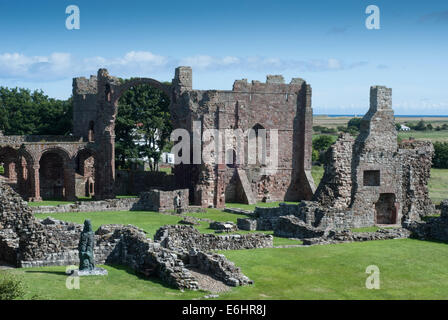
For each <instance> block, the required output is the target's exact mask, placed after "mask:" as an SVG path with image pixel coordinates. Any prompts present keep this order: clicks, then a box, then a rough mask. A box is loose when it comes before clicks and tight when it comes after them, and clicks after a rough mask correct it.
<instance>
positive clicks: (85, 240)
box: [78, 219, 95, 270]
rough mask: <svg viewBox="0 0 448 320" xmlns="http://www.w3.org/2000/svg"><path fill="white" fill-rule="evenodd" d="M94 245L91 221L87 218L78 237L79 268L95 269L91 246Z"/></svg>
mask: <svg viewBox="0 0 448 320" xmlns="http://www.w3.org/2000/svg"><path fill="white" fill-rule="evenodd" d="M94 247H95V234H94V233H93V230H92V223H91V222H90V220H89V219H87V220H86V221H84V230H82V233H81V237H80V238H79V245H78V250H79V270H93V269H95V261H94V258H93V248H94Z"/></svg>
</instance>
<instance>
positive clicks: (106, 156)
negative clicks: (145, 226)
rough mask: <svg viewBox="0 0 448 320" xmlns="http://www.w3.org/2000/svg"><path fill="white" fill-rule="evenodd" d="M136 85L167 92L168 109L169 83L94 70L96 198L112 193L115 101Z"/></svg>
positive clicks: (102, 197)
mask: <svg viewBox="0 0 448 320" xmlns="http://www.w3.org/2000/svg"><path fill="white" fill-rule="evenodd" d="M139 85H149V86H151V87H154V88H156V89H158V90H161V91H162V92H163V93H164V94H166V95H167V96H168V99H169V102H170V105H169V109H170V110H171V105H172V103H173V92H172V86H171V85H166V84H163V83H161V82H159V81H157V80H154V79H151V78H133V79H130V80H127V81H125V82H124V83H123V82H122V81H120V80H118V79H117V78H114V77H111V76H109V74H108V72H107V70H105V69H100V70H99V71H98V94H97V107H98V108H99V110H100V112H99V114H98V119H97V123H96V125H95V127H96V128H98V130H97V131H96V132H95V143H96V147H97V151H98V157H97V159H96V160H97V161H98V168H99V170H98V172H97V177H96V181H95V184H96V186H97V188H96V191H95V198H96V199H110V198H114V197H115V188H114V186H115V120H116V118H117V114H118V102H119V99H120V98H121V96H122V95H123V94H124V93H125V92H126V91H127V90H129V89H130V88H132V87H134V86H139Z"/></svg>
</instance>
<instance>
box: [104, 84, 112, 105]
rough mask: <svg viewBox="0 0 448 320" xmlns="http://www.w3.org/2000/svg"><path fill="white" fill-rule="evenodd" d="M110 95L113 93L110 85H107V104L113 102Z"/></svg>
mask: <svg viewBox="0 0 448 320" xmlns="http://www.w3.org/2000/svg"><path fill="white" fill-rule="evenodd" d="M110 93H111V90H110V84H108V83H107V84H106V92H105V98H106V101H107V102H110V101H111V95H110Z"/></svg>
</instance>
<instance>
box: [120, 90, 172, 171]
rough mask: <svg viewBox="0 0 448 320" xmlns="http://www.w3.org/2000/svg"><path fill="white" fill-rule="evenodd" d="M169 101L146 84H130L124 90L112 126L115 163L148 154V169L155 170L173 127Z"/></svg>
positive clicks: (124, 163)
mask: <svg viewBox="0 0 448 320" xmlns="http://www.w3.org/2000/svg"><path fill="white" fill-rule="evenodd" d="M169 104H170V101H169V98H168V96H167V95H166V94H165V93H164V92H162V91H161V90H159V89H157V88H154V87H152V86H149V85H137V86H134V87H131V88H130V89H129V90H127V91H126V92H125V93H124V94H123V96H122V97H121V98H120V100H119V106H118V116H117V122H116V128H115V134H116V160H117V164H118V165H120V166H122V167H126V166H127V164H126V162H127V160H130V159H137V158H139V159H141V158H145V157H147V158H148V159H151V160H152V161H150V163H149V165H150V169H151V170H158V162H159V160H160V157H161V155H162V152H163V150H164V149H165V147H166V145H167V144H168V143H169V137H170V134H171V131H172V125H171V121H170V119H171V116H170V112H169ZM137 141H138V142H139V143H138V144H137V143H136V142H137Z"/></svg>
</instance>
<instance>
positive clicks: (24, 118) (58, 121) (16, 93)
mask: <svg viewBox="0 0 448 320" xmlns="http://www.w3.org/2000/svg"><path fill="white" fill-rule="evenodd" d="M0 130H2V131H3V133H4V134H5V135H31V134H34V135H67V134H69V133H70V132H71V131H72V101H71V99H68V100H57V99H52V98H49V97H48V96H47V95H45V94H44V93H43V92H42V91H38V90H35V91H31V90H29V89H23V88H12V89H10V88H5V87H0Z"/></svg>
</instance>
